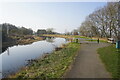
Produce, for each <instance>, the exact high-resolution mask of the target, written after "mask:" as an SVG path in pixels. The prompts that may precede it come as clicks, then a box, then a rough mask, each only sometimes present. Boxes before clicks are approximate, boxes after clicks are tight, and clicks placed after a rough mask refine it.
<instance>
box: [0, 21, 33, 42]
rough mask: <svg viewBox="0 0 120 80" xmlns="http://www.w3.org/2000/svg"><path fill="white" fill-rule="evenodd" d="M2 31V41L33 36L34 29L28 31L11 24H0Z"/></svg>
mask: <svg viewBox="0 0 120 80" xmlns="http://www.w3.org/2000/svg"><path fill="white" fill-rule="evenodd" d="M0 29H2V30H0V31H2V40H3V41H6V40H9V38H8V37H10V36H21V35H31V34H33V30H32V29H27V28H25V27H16V26H15V25H12V24H9V23H3V24H0Z"/></svg>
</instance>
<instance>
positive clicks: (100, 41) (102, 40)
mask: <svg viewBox="0 0 120 80" xmlns="http://www.w3.org/2000/svg"><path fill="white" fill-rule="evenodd" d="M86 41H97V39H93V40H86ZM99 41H100V42H106V43H107V41H105V40H99Z"/></svg>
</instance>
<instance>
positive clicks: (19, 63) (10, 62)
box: [0, 38, 67, 78]
mask: <svg viewBox="0 0 120 80" xmlns="http://www.w3.org/2000/svg"><path fill="white" fill-rule="evenodd" d="M66 43H67V41H66V40H65V39H64V38H54V39H53V38H52V39H47V40H43V41H37V42H34V43H32V44H29V45H17V46H12V47H9V48H8V49H7V50H6V51H5V52H3V53H2V54H0V65H1V66H0V72H2V76H3V77H5V76H7V75H9V74H11V73H13V72H16V71H17V70H19V69H20V68H21V67H23V66H25V65H26V64H27V60H30V59H36V58H39V57H40V56H42V55H43V54H44V53H51V52H52V51H54V50H55V47H59V46H61V45H62V44H66ZM0 78H1V73H0Z"/></svg>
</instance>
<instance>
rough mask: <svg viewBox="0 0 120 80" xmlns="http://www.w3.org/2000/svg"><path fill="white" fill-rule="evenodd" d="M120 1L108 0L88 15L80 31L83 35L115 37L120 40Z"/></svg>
mask: <svg viewBox="0 0 120 80" xmlns="http://www.w3.org/2000/svg"><path fill="white" fill-rule="evenodd" d="M119 9H120V3H119V2H108V3H107V5H106V6H104V7H103V8H99V9H97V10H96V11H94V12H93V13H92V14H90V15H89V16H87V17H86V19H85V21H84V22H83V23H82V24H81V26H80V28H79V32H80V34H81V35H83V36H89V37H90V36H95V37H106V38H109V37H114V38H116V39H117V40H120V22H119V20H120V13H119V12H120V11H119Z"/></svg>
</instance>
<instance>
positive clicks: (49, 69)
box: [10, 43, 80, 79]
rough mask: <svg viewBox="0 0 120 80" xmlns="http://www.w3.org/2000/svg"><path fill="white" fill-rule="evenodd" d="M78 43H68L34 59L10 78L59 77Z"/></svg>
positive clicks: (66, 66)
mask: <svg viewBox="0 0 120 80" xmlns="http://www.w3.org/2000/svg"><path fill="white" fill-rule="evenodd" d="M79 47H80V45H79V44H77V43H69V44H67V46H65V47H64V48H63V49H61V50H59V51H55V52H53V53H51V54H48V55H46V56H45V57H44V58H42V59H41V58H40V59H36V60H35V61H33V62H32V63H31V65H30V66H27V67H25V68H24V69H22V70H20V71H19V72H18V73H16V74H15V75H13V76H10V78H43V79H44V78H60V77H62V76H63V74H64V73H65V71H66V69H67V68H68V66H69V65H70V63H71V62H72V61H73V58H74V57H75V55H76V53H77V51H78V49H79Z"/></svg>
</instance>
